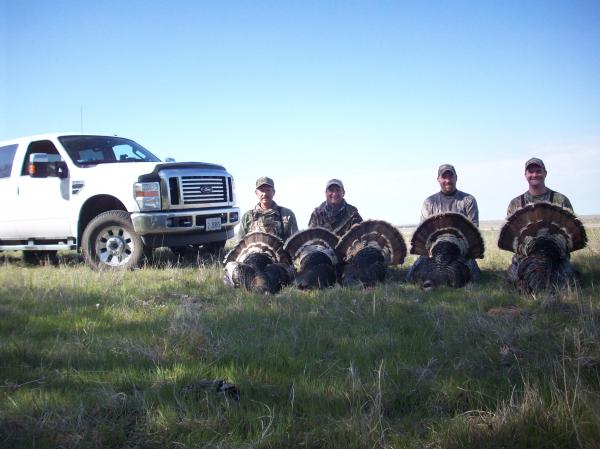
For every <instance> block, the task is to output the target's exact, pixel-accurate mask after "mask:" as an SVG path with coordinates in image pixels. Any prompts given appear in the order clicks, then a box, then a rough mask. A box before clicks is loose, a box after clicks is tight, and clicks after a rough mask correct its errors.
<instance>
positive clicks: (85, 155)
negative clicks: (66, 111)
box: [59, 136, 160, 167]
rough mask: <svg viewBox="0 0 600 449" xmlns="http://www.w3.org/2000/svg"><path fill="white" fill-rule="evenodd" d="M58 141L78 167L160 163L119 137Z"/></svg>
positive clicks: (87, 137)
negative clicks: (125, 163) (120, 163)
mask: <svg viewBox="0 0 600 449" xmlns="http://www.w3.org/2000/svg"><path fill="white" fill-rule="evenodd" d="M59 140H60V142H61V143H62V144H63V146H64V147H65V149H66V150H67V153H68V154H69V157H71V159H72V160H73V162H75V164H77V166H79V167H85V166H90V165H97V164H107V163H119V162H160V159H158V158H157V157H156V156H154V155H153V154H152V153H150V152H149V151H148V150H146V149H145V148H144V147H142V146H141V145H139V144H137V143H136V142H134V141H133V140H129V139H124V138H121V137H116V136H115V137H109V136H62V137H59Z"/></svg>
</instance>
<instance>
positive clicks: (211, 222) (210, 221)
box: [206, 217, 221, 231]
mask: <svg viewBox="0 0 600 449" xmlns="http://www.w3.org/2000/svg"><path fill="white" fill-rule="evenodd" d="M219 229H221V217H217V218H207V219H206V230H207V231H218V230H219Z"/></svg>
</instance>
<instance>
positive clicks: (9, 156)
mask: <svg viewBox="0 0 600 449" xmlns="http://www.w3.org/2000/svg"><path fill="white" fill-rule="evenodd" d="M17 146H18V145H17V144H14V145H7V146H5V147H0V178H8V177H9V176H10V172H11V170H12V164H13V160H14V159H15V153H16V151H17Z"/></svg>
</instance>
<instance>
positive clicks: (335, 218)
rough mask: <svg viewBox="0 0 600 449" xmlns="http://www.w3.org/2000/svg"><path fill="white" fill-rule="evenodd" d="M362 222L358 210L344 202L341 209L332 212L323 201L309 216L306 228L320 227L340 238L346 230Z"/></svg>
mask: <svg viewBox="0 0 600 449" xmlns="http://www.w3.org/2000/svg"><path fill="white" fill-rule="evenodd" d="M362 221H363V219H362V217H361V216H360V214H359V213H358V209H357V208H356V207H354V206H352V205H351V204H348V203H346V201H345V200H344V202H343V203H342V207H340V208H339V209H337V210H334V209H333V208H332V207H330V206H328V205H327V202H326V201H323V202H322V203H321V205H320V206H319V207H317V208H316V209H315V210H314V211H313V213H312V214H311V216H310V220H309V222H308V227H309V228H314V227H316V226H321V227H323V228H326V229H329V230H330V231H331V232H333V233H334V234H336V235H338V236H340V237H341V236H342V235H344V234H345V233H346V232H348V229H350V227H351V226H352V225H353V224H355V223H361V222H362Z"/></svg>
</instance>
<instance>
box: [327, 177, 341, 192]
mask: <svg viewBox="0 0 600 449" xmlns="http://www.w3.org/2000/svg"><path fill="white" fill-rule="evenodd" d="M330 186H338V187H339V188H340V189H342V190H344V184H343V183H342V181H340V180H339V179H330V180H329V181H327V184H325V190H327V189H328V188H329V187H330Z"/></svg>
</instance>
